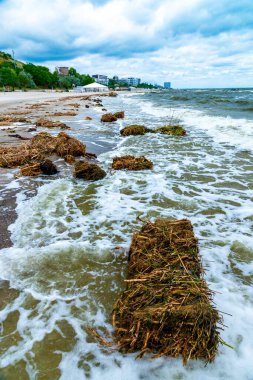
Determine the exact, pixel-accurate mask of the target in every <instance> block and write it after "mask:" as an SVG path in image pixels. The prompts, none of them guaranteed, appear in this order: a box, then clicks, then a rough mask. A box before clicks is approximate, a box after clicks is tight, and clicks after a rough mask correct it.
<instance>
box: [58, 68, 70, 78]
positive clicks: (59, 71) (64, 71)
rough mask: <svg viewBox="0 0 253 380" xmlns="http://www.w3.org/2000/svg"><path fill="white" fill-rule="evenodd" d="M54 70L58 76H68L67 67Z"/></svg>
mask: <svg viewBox="0 0 253 380" xmlns="http://www.w3.org/2000/svg"><path fill="white" fill-rule="evenodd" d="M55 70H56V71H57V73H58V74H59V75H64V76H66V75H69V67H56V68H55Z"/></svg>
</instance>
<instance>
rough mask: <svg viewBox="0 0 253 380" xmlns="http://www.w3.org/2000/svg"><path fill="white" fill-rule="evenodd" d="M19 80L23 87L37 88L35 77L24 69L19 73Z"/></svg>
mask: <svg viewBox="0 0 253 380" xmlns="http://www.w3.org/2000/svg"><path fill="white" fill-rule="evenodd" d="M18 81H19V85H20V87H21V88H35V87H36V85H35V83H34V81H33V77H32V75H31V74H30V73H26V72H25V71H24V70H23V71H20V73H19V74H18Z"/></svg>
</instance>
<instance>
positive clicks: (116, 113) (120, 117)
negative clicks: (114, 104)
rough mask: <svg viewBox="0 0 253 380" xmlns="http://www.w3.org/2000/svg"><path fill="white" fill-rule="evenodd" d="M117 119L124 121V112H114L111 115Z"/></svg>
mask: <svg viewBox="0 0 253 380" xmlns="http://www.w3.org/2000/svg"><path fill="white" fill-rule="evenodd" d="M113 115H114V116H115V117H116V118H117V119H124V117H125V112H124V111H119V112H115V113H114V114H113Z"/></svg>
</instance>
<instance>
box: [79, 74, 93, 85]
mask: <svg viewBox="0 0 253 380" xmlns="http://www.w3.org/2000/svg"><path fill="white" fill-rule="evenodd" d="M94 82H95V79H94V78H92V77H91V76H90V75H89V74H82V75H81V80H80V84H81V86H86V85H87V84H90V83H94Z"/></svg>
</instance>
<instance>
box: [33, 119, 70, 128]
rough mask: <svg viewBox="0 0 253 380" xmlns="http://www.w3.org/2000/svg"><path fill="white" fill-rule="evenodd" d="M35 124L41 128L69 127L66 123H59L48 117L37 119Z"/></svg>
mask: <svg viewBox="0 0 253 380" xmlns="http://www.w3.org/2000/svg"><path fill="white" fill-rule="evenodd" d="M35 125H36V126H37V127H43V128H59V129H71V128H70V127H69V126H68V125H66V124H64V123H61V122H60V121H52V120H48V119H38V120H37V121H36V123H35Z"/></svg>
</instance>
